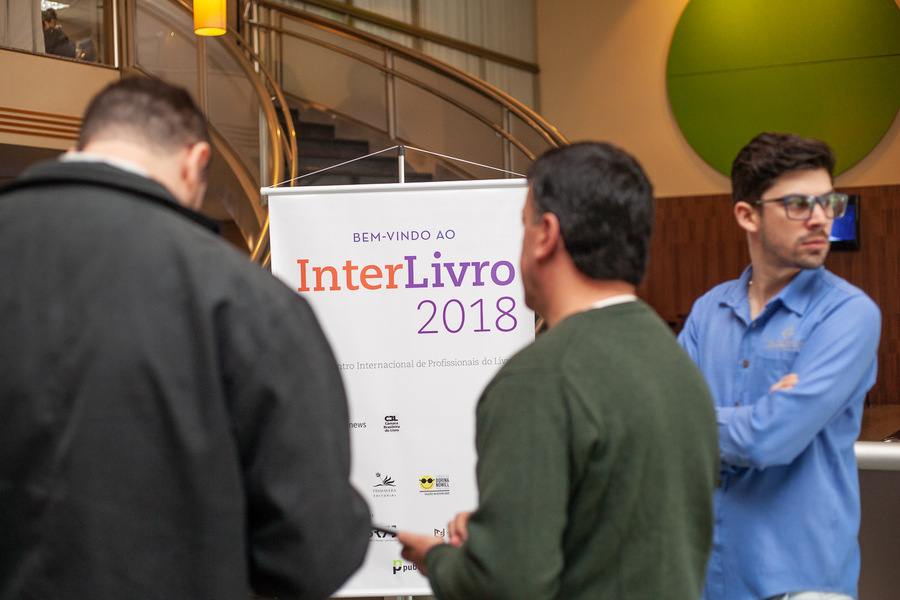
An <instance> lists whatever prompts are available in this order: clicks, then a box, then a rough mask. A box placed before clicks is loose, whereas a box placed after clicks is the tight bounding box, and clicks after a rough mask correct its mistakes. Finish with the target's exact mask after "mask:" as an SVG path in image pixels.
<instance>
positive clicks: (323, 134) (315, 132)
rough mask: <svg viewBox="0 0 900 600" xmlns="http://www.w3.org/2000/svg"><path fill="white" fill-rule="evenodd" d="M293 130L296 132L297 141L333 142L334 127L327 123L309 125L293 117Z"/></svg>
mask: <svg viewBox="0 0 900 600" xmlns="http://www.w3.org/2000/svg"><path fill="white" fill-rule="evenodd" d="M294 129H295V130H296V131H297V139H301V140H333V139H334V125H329V124H327V123H309V122H305V121H299V120H297V117H294Z"/></svg>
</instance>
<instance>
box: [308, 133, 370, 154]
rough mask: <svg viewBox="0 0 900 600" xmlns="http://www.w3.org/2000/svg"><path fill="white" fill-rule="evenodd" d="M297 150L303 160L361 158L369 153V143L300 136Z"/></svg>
mask: <svg viewBox="0 0 900 600" xmlns="http://www.w3.org/2000/svg"><path fill="white" fill-rule="evenodd" d="M297 150H298V152H299V153H300V157H301V160H302V158H303V157H306V156H310V157H312V156H314V157H316V158H346V159H350V158H359V157H361V156H365V155H367V154H368V153H369V143H368V142H366V141H364V140H342V139H334V138H332V139H321V138H309V137H302V136H300V137H299V139H298V140H297Z"/></svg>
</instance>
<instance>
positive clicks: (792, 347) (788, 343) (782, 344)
mask: <svg viewBox="0 0 900 600" xmlns="http://www.w3.org/2000/svg"><path fill="white" fill-rule="evenodd" d="M793 337H794V328H793V327H788V328H787V329H785V330H784V331H782V332H781V339H780V340H768V341H767V342H766V350H786V351H788V352H800V349H801V348H803V340H794V339H791V338H793Z"/></svg>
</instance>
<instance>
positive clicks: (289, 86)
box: [243, 0, 566, 179]
mask: <svg viewBox="0 0 900 600" xmlns="http://www.w3.org/2000/svg"><path fill="white" fill-rule="evenodd" d="M243 21H244V24H245V25H246V27H245V28H244V34H245V36H247V39H248V41H250V42H251V43H252V44H253V45H254V49H255V50H256V51H257V53H258V54H259V56H260V57H261V59H262V60H263V61H264V62H265V63H266V65H268V66H269V68H270V70H271V71H272V72H273V73H275V74H276V76H277V78H278V83H279V84H280V86H281V88H282V90H283V91H284V92H285V94H286V96H287V97H288V98H293V99H295V100H297V101H299V102H301V103H303V104H305V105H311V106H317V107H322V108H323V109H325V110H327V111H329V112H331V113H333V114H335V115H338V116H340V117H342V118H345V119H348V120H349V121H351V122H356V123H364V124H366V125H367V126H368V127H371V128H374V129H375V130H377V131H378V132H380V133H381V134H382V135H384V136H385V137H386V138H388V139H390V140H393V141H394V142H395V143H401V144H407V145H411V146H414V147H419V148H422V149H424V150H428V151H432V152H437V153H441V154H444V155H447V156H452V157H455V158H460V159H464V160H466V161H470V162H472V163H478V164H481V165H486V166H487V167H490V168H492V169H502V170H505V171H511V172H516V173H522V172H524V170H525V169H527V167H528V165H529V164H530V163H531V161H532V160H534V158H535V157H536V156H538V155H539V154H541V153H543V152H544V151H545V150H547V149H549V148H552V147H556V146H559V145H561V144H564V143H566V142H565V139H564V138H563V136H562V135H561V134H560V133H559V132H558V131H557V130H556V129H555V128H554V127H552V126H551V125H549V124H548V123H547V122H546V121H544V120H543V119H542V118H541V117H540V116H539V115H537V113H535V112H534V111H533V110H531V109H530V108H528V107H527V106H525V105H524V104H523V103H522V102H519V101H518V100H516V99H514V98H512V97H511V96H509V95H507V94H505V93H504V92H502V91H500V90H499V89H497V88H495V87H493V86H491V85H489V84H487V83H486V82H484V81H482V80H480V79H478V78H477V77H474V76H472V75H469V74H468V73H465V72H463V71H461V70H459V69H457V68H455V67H451V66H449V65H447V64H446V63H443V62H441V61H438V60H436V59H434V58H431V57H429V56H426V55H425V54H423V53H421V52H417V51H416V50H413V49H410V48H407V47H405V46H403V45H400V44H396V43H394V42H391V41H389V40H386V39H384V38H383V37H380V36H375V35H372V34H369V33H366V32H364V31H360V30H359V29H356V28H352V27H348V26H346V25H342V24H340V23H337V22H335V21H334V20H333V19H328V18H324V17H321V16H318V15H316V14H313V13H311V12H308V11H303V10H297V9H294V8H290V7H286V6H284V5H283V4H281V3H279V2H275V1H273V0H251V2H249V3H248V4H247V5H246V9H245V11H244V15H243ZM451 168H452V169H453V170H455V171H459V170H462V171H464V173H463V175H464V176H466V177H468V178H473V179H483V178H493V177H496V176H497V174H496V172H495V171H493V170H490V169H484V168H479V167H472V166H470V165H466V166H464V167H460V166H459V164H456V165H453V166H452V167H451Z"/></svg>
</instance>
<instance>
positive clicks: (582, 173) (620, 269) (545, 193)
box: [527, 142, 654, 285]
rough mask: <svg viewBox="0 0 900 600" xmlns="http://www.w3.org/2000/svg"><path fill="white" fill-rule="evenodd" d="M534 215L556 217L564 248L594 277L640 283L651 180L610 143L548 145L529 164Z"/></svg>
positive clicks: (648, 226)
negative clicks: (551, 215)
mask: <svg viewBox="0 0 900 600" xmlns="http://www.w3.org/2000/svg"><path fill="white" fill-rule="evenodd" d="M527 176H528V180H529V182H530V184H531V189H532V199H533V202H534V209H535V216H540V215H542V214H544V213H547V212H550V213H553V214H554V215H556V218H557V219H558V220H559V225H560V231H561V233H562V238H563V242H564V243H565V247H566V251H567V252H568V253H569V255H570V256H571V257H572V260H574V261H575V266H576V267H577V268H578V270H579V271H580V272H582V273H584V274H585V275H587V276H588V277H590V278H592V279H600V280H621V281H627V282H629V283H632V284H634V285H638V284H640V282H641V279H643V277H644V270H645V268H646V265H647V256H648V254H649V250H650V237H651V235H652V233H653V218H654V199H653V186H652V185H651V184H650V181H649V180H648V179H647V176H646V175H645V174H644V170H643V169H642V168H641V165H640V164H639V163H638V162H637V161H636V160H635V159H634V158H633V157H632V156H631V155H630V154H628V153H627V152H625V151H624V150H621V149H619V148H617V147H615V146H613V145H611V144H607V143H599V142H581V143H578V144H572V145H571V146H563V147H561V148H555V149H553V150H550V151H549V152H547V153H546V154H544V155H543V156H541V157H540V158H538V159H537V160H536V161H535V162H534V163H532V165H531V166H530V167H529V169H528V173H527Z"/></svg>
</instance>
